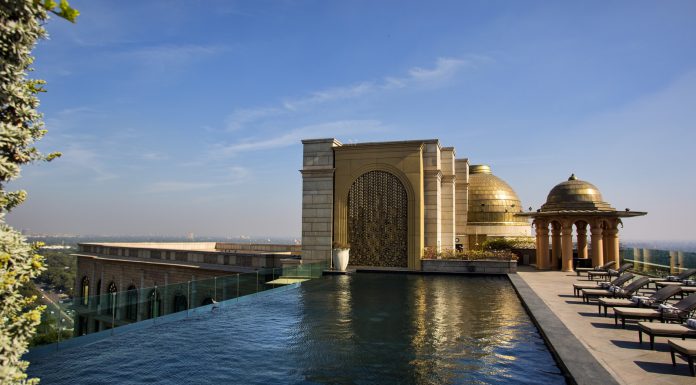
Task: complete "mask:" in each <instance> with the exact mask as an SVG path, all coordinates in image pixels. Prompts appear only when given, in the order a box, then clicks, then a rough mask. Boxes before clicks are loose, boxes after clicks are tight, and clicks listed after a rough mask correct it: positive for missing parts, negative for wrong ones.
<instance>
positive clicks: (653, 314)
mask: <svg viewBox="0 0 696 385" xmlns="http://www.w3.org/2000/svg"><path fill="white" fill-rule="evenodd" d="M614 313H616V314H618V315H624V316H628V317H645V318H657V317H659V316H660V315H661V314H662V312H660V311H659V310H655V309H647V308H633V307H615V308H614Z"/></svg>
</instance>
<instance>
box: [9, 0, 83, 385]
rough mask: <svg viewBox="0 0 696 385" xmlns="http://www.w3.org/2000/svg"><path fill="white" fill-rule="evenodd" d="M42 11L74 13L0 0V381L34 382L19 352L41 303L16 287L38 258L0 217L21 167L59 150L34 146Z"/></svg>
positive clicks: (12, 202) (17, 194) (63, 7)
mask: <svg viewBox="0 0 696 385" xmlns="http://www.w3.org/2000/svg"><path fill="white" fill-rule="evenodd" d="M48 13H53V14H55V15H57V16H59V17H62V18H64V19H67V20H69V21H71V22H74V21H75V19H76V18H77V16H78V12H77V11H76V10H74V9H73V8H71V7H70V5H69V4H68V2H67V1H65V0H61V2H60V3H56V2H55V1H53V0H43V1H39V0H0V383H2V384H35V383H38V379H27V375H26V373H25V370H26V368H27V366H28V362H26V361H22V355H23V354H24V353H25V352H26V351H27V346H28V344H29V341H30V340H31V338H32V336H33V335H34V333H35V328H36V326H37V325H38V324H39V322H40V321H41V312H42V311H43V307H41V306H39V307H35V308H33V309H32V308H30V305H31V304H32V303H33V302H34V301H36V296H31V297H28V298H27V297H23V296H22V295H21V293H20V289H21V287H22V286H23V285H25V284H27V283H28V282H29V281H30V280H31V279H32V278H34V277H36V276H37V275H38V274H40V273H41V271H42V269H43V258H42V257H41V256H40V255H38V254H36V252H35V251H36V247H35V246H33V245H30V244H28V243H27V242H26V239H24V237H22V235H21V234H19V233H18V232H17V231H15V230H14V229H12V228H11V227H10V226H8V225H7V224H6V223H5V215H6V214H7V212H9V211H10V210H12V209H13V208H14V207H16V206H17V205H19V204H21V203H22V202H23V201H24V199H25V198H26V192H25V191H7V190H6V185H7V183H8V182H9V181H11V180H13V179H15V178H16V177H17V176H19V172H20V169H21V166H22V165H25V164H27V163H31V162H34V161H37V160H45V161H50V160H52V159H54V158H56V157H58V156H60V154H59V153H52V154H48V155H44V154H41V153H40V152H39V151H38V150H37V149H36V147H34V144H35V143H36V141H38V140H39V139H41V137H43V136H44V135H45V134H46V130H45V129H44V128H43V119H42V115H41V114H40V113H39V112H38V111H37V108H38V106H39V98H38V96H37V95H38V93H39V92H44V91H45V90H44V88H43V85H44V84H45V82H44V81H42V80H35V79H29V78H28V77H27V74H28V72H30V71H31V68H30V66H31V64H32V62H33V61H34V58H33V57H32V55H31V51H32V50H33V49H34V46H35V45H36V43H37V41H38V40H39V39H42V38H45V37H46V36H47V34H46V30H45V29H44V24H45V23H46V21H47V20H48Z"/></svg>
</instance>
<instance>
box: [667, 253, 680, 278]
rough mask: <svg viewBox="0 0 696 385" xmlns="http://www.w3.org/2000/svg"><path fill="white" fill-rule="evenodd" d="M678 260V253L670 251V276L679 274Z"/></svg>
mask: <svg viewBox="0 0 696 385" xmlns="http://www.w3.org/2000/svg"><path fill="white" fill-rule="evenodd" d="M676 259H677V252H676V251H670V252H669V275H677V274H679V273H678V272H677V269H676V268H675V267H676V263H677V262H676Z"/></svg>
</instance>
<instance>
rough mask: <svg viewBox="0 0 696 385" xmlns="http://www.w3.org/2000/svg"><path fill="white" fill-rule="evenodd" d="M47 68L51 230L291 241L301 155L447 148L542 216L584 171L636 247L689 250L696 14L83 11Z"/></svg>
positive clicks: (107, 7) (300, 5) (55, 29)
mask: <svg viewBox="0 0 696 385" xmlns="http://www.w3.org/2000/svg"><path fill="white" fill-rule="evenodd" d="M71 5H73V6H74V7H75V8H77V9H79V10H80V12H81V16H80V18H79V20H78V22H77V24H75V25H72V24H70V23H67V22H65V21H63V20H59V19H55V18H54V19H52V20H51V21H50V22H49V23H48V24H47V28H48V31H49V33H50V35H51V38H50V40H48V41H43V42H41V43H40V44H39V47H38V48H37V49H36V51H35V54H36V62H35V68H36V71H34V72H33V73H32V74H31V75H32V76H33V77H37V78H42V79H45V80H47V81H48V85H47V89H48V92H47V93H45V94H42V95H40V97H41V101H42V105H41V111H42V112H43V113H44V114H45V120H46V128H47V129H48V130H49V133H48V135H47V136H46V137H45V138H44V139H43V140H42V141H41V142H40V143H39V147H40V148H41V149H42V150H43V151H46V152H49V151H62V152H63V154H64V155H63V157H62V158H60V159H58V160H56V161H54V162H52V163H40V164H34V165H30V166H28V167H26V168H24V169H23V172H22V177H21V178H20V179H18V180H17V181H15V182H12V183H11V184H10V185H9V186H8V187H9V189H19V188H23V189H26V190H27V191H28V193H29V198H28V201H27V202H26V203H25V204H24V205H22V206H21V207H19V208H17V209H15V211H13V212H12V213H10V214H9V215H8V222H9V223H10V224H11V225H12V226H14V227H16V228H18V229H31V231H32V232H35V233H62V234H110V235H137V234H143V235H147V234H153V235H172V236H186V234H188V233H194V234H201V235H205V236H220V237H224V236H228V237H229V236H236V235H242V234H244V235H249V236H255V237H258V236H274V237H287V238H297V237H299V235H300V222H301V217H300V216H301V212H300V209H301V177H300V174H299V172H298V170H299V169H300V168H301V167H302V159H301V158H302V146H301V143H300V140H301V139H305V138H324V137H335V138H337V139H338V140H340V141H342V142H344V143H350V142H366V141H382V140H408V139H426V138H437V139H440V141H441V143H442V145H443V146H454V147H455V148H456V151H457V157H459V158H462V157H465V158H469V160H470V162H471V164H481V163H483V164H489V165H491V168H492V170H493V173H494V174H495V175H497V176H499V177H500V178H502V179H504V180H505V181H506V182H508V183H509V184H510V185H511V186H512V187H513V188H514V189H515V191H516V192H517V194H518V195H519V197H520V198H521V200H522V204H523V206H524V207H525V209H526V208H528V207H532V208H533V209H534V210H536V209H537V208H539V207H540V206H541V204H543V203H544V201H545V199H546V196H547V194H548V192H549V190H550V189H551V188H552V187H553V186H554V185H556V184H557V183H560V182H562V181H564V180H566V179H567V178H568V176H569V175H570V174H571V173H575V175H576V176H577V177H578V178H579V179H582V180H586V181H589V182H591V183H593V184H595V185H596V186H597V187H598V188H599V189H600V190H601V192H602V194H603V197H604V199H605V200H606V201H608V202H609V203H610V204H612V205H613V206H614V207H615V208H617V209H619V210H622V209H624V208H630V209H632V210H639V211H647V212H648V215H647V216H645V217H640V218H635V219H627V220H626V221H625V227H624V228H623V229H621V232H620V236H621V238H622V240H695V239H696V236H694V232H693V230H692V229H693V221H694V218H696V204H695V203H694V199H693V192H694V191H696V178H695V176H696V175H695V174H696V173H695V172H694V171H693V169H692V167H693V165H694V163H695V162H694V161H693V157H692V151H693V149H692V148H693V144H694V143H696V102H695V101H696V23H694V22H693V20H694V19H695V18H696V3H694V2H692V1H670V2H660V3H656V2H649V1H634V2H603V1H586V2H553V3H551V2H542V1H525V2H509V1H463V2H462V1H435V2H428V3H427V4H426V3H421V2H368V1H351V2H321V1H292V2H288V1H254V2H228V1H210V2H205V3H203V5H201V4H200V3H193V2H187V1H148V2H142V3H140V2H132V3H130V2H129V3H126V4H124V3H114V2H107V1H79V0H74V1H71Z"/></svg>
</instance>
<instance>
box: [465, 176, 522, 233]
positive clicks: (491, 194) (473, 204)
mask: <svg viewBox="0 0 696 385" xmlns="http://www.w3.org/2000/svg"><path fill="white" fill-rule="evenodd" d="M519 212H522V203H521V202H520V198H519V197H518V196H517V194H516V193H515V190H513V189H512V187H510V185H508V184H507V183H505V181H503V180H502V179H500V178H498V177H497V176H495V175H493V174H491V169H490V167H489V166H487V165H471V166H470V167H469V212H468V218H467V222H468V223H469V224H477V225H480V224H518V223H519V224H524V225H527V224H528V223H527V220H526V219H525V218H521V217H516V216H515V214H516V213H519Z"/></svg>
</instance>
